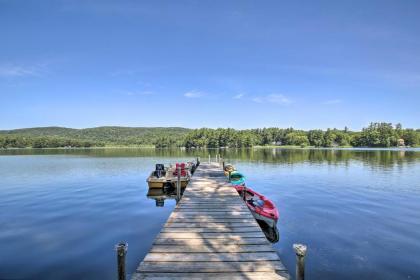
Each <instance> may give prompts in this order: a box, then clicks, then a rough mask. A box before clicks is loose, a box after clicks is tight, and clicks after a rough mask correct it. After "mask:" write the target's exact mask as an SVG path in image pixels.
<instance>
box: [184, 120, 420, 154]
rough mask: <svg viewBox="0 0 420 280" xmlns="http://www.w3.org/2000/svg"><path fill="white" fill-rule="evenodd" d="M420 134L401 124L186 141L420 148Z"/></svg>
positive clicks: (194, 144)
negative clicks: (419, 146)
mask: <svg viewBox="0 0 420 280" xmlns="http://www.w3.org/2000/svg"><path fill="white" fill-rule="evenodd" d="M419 144H420V130H419V129H417V130H414V129H403V128H402V126H401V124H397V125H395V126H393V125H392V124H391V123H371V124H370V125H369V126H368V127H366V128H363V130H362V131H358V132H356V131H350V130H348V129H347V128H344V129H343V130H339V129H327V130H320V129H315V130H309V131H304V130H296V129H293V128H286V129H282V128H262V129H247V130H234V129H222V128H219V129H208V128H201V129H195V130H193V131H191V132H190V133H188V134H187V135H186V137H185V140H184V143H183V145H184V146H185V147H186V148H202V147H207V148H219V147H235V148H242V147H253V146H267V145H275V146H301V147H306V146H313V147H346V146H352V147H397V146H411V147H414V146H418V145H419Z"/></svg>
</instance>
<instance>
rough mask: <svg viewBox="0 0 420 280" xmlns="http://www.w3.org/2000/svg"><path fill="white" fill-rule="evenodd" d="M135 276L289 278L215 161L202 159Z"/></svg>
mask: <svg viewBox="0 0 420 280" xmlns="http://www.w3.org/2000/svg"><path fill="white" fill-rule="evenodd" d="M131 279H132V280H139V279H153V280H157V279H160V280H163V279H218V280H227V279H264V280H269V279H283V280H285V279H289V274H288V272H287V270H286V268H285V267H284V265H283V264H282V263H281V261H280V258H279V256H278V254H277V252H276V251H275V250H274V249H273V247H272V245H271V243H270V242H268V241H267V239H266V237H265V235H264V233H263V232H262V230H261V228H260V227H259V225H258V223H257V222H256V221H255V219H254V217H253V216H252V214H251V212H250V211H249V210H248V208H247V206H246V205H245V204H244V203H243V202H242V201H241V199H240V197H239V195H238V193H237V192H236V190H235V189H234V188H232V187H231V186H230V184H229V183H228V182H227V180H226V177H225V176H224V174H223V171H222V168H221V167H219V165H217V164H205V163H202V164H201V165H200V166H199V167H198V169H197V170H196V172H195V174H194V176H193V178H192V179H191V181H190V183H189V184H188V186H187V188H186V190H185V192H184V195H183V197H182V199H181V201H180V202H179V204H178V205H177V206H176V207H175V209H174V211H173V212H172V213H171V215H170V216H169V218H168V220H167V222H166V224H165V225H164V227H163V228H162V230H161V232H160V233H159V235H158V236H157V237H156V239H155V241H154V243H153V245H152V247H151V249H150V251H149V253H148V254H147V255H146V257H145V258H144V260H143V261H142V262H141V263H140V265H139V266H138V268H137V270H136V272H135V273H134V274H133V275H132V278H131Z"/></svg>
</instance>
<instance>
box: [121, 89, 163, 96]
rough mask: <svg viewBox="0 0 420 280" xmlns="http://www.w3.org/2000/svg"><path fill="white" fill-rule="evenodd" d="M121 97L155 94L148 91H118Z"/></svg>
mask: <svg viewBox="0 0 420 280" xmlns="http://www.w3.org/2000/svg"><path fill="white" fill-rule="evenodd" d="M119 92H120V93H121V94H123V95H128V96H141V95H154V94H155V93H154V92H153V91H150V90H144V91H132V90H122V91H119Z"/></svg>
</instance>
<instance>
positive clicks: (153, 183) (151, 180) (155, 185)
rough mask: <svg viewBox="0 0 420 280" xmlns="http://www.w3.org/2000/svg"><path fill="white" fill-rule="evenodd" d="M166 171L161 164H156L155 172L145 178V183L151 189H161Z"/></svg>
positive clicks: (164, 181)
mask: <svg viewBox="0 0 420 280" xmlns="http://www.w3.org/2000/svg"><path fill="white" fill-rule="evenodd" d="M167 171H168V170H167V169H165V166H164V165H163V164H161V163H158V164H156V166H155V170H154V171H152V173H151V174H150V175H149V177H148V178H147V180H146V182H147V183H148V184H149V188H151V189H162V188H163V186H164V185H165V183H166V181H167V180H166V175H167Z"/></svg>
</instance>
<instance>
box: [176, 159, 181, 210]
mask: <svg viewBox="0 0 420 280" xmlns="http://www.w3.org/2000/svg"><path fill="white" fill-rule="evenodd" d="M177 173H178V178H177V181H176V203H177V204H178V203H179V201H180V200H181V166H178V169H177Z"/></svg>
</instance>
